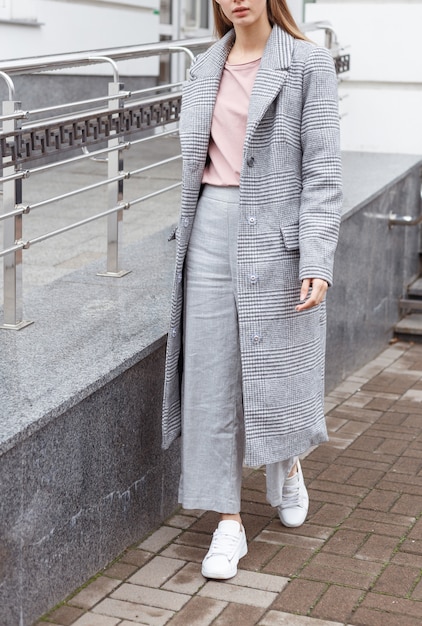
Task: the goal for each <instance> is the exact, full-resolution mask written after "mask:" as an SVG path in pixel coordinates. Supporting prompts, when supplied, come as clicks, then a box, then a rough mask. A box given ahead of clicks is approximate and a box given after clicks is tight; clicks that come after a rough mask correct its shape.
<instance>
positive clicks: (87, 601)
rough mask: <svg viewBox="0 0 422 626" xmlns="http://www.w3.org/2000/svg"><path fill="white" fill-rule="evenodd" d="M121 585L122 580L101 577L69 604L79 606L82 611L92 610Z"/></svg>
mask: <svg viewBox="0 0 422 626" xmlns="http://www.w3.org/2000/svg"><path fill="white" fill-rule="evenodd" d="M120 584H121V581H120V580H115V579H114V578H107V577H106V576H100V577H99V578H97V579H96V580H94V581H93V582H92V583H90V584H89V585H88V586H87V587H85V588H84V589H82V591H80V592H79V593H77V594H76V595H75V596H73V598H72V599H71V600H69V602H68V604H70V605H72V606H77V607H79V608H81V609H90V608H91V607H93V606H94V605H95V604H97V602H99V601H100V600H102V599H103V598H105V597H106V596H107V595H108V594H109V593H111V592H112V591H113V589H115V588H116V587H118V586H119V585H120Z"/></svg>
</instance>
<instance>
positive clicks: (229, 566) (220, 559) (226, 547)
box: [202, 520, 248, 580]
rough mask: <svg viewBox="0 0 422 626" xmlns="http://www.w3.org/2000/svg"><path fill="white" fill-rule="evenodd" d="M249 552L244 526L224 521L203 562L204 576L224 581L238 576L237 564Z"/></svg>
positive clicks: (232, 521) (214, 535)
mask: <svg viewBox="0 0 422 626" xmlns="http://www.w3.org/2000/svg"><path fill="white" fill-rule="evenodd" d="M247 552H248V546H247V544H246V535H245V530H244V528H243V526H241V525H240V524H239V522H236V521H234V520H223V521H221V522H220V523H219V524H218V527H217V529H216V530H215V531H214V534H213V536H212V541H211V545H210V549H209V550H208V552H207V554H206V556H205V558H204V560H203V561H202V576H204V577H205V578H217V579H220V580H224V579H226V578H232V577H233V576H236V574H237V564H238V562H239V559H241V558H242V556H245V554H247Z"/></svg>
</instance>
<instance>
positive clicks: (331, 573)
mask: <svg viewBox="0 0 422 626" xmlns="http://www.w3.org/2000/svg"><path fill="white" fill-rule="evenodd" d="M381 569H382V564H381V563H374V562H372V561H362V560H359V559H353V558H348V557H345V556H337V555H335V554H323V553H320V554H317V555H316V556H315V557H314V558H313V559H312V561H311V562H310V563H309V564H308V565H306V566H305V567H304V569H303V570H302V572H301V576H302V577H304V578H307V579H310V580H319V581H321V582H329V583H332V584H334V585H346V586H350V587H357V588H359V589H367V588H368V587H369V585H371V584H372V583H373V582H374V581H375V579H376V578H377V576H378V575H379V574H380V572H381Z"/></svg>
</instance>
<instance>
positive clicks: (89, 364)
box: [0, 229, 175, 453]
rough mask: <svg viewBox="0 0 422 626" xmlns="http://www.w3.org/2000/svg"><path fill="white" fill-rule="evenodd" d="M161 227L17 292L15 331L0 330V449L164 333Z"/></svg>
mask: <svg viewBox="0 0 422 626" xmlns="http://www.w3.org/2000/svg"><path fill="white" fill-rule="evenodd" d="M167 237H168V229H165V230H163V231H160V232H158V233H155V234H154V235H151V236H149V237H147V238H145V239H143V240H142V241H140V242H139V243H138V244H133V245H131V246H128V247H127V248H125V249H124V251H123V253H122V261H121V267H122V269H128V270H131V272H130V274H127V275H126V276H124V277H123V278H110V277H101V276H97V275H96V272H98V271H104V260H103V261H98V262H94V263H90V264H89V265H87V266H86V267H84V268H83V269H82V270H78V271H75V272H73V273H71V274H69V275H68V276H66V277H64V278H61V279H59V280H56V281H54V282H52V283H51V284H49V285H47V286H44V287H40V288H38V289H34V290H32V291H30V292H28V293H26V294H25V316H24V318H25V319H28V320H34V322H35V323H34V324H32V325H31V326H28V327H26V328H25V329H23V330H21V331H12V330H1V331H0V354H1V357H0V379H1V381H2V384H1V387H0V453H4V452H6V451H7V450H9V449H10V448H11V447H13V446H14V445H15V444H16V443H17V442H19V441H22V440H23V439H25V438H27V437H28V436H30V435H31V434H33V433H34V432H36V431H37V430H39V429H40V428H42V427H43V426H44V425H46V424H47V423H49V422H50V421H51V420H53V419H55V418H56V417H57V416H59V415H61V414H63V413H64V412H65V411H67V410H69V408H71V407H72V406H75V405H76V404H77V403H79V402H80V401H81V400H83V399H84V398H86V397H87V396H88V395H90V394H92V393H93V392H94V391H96V390H97V389H99V388H101V387H102V386H104V385H105V384H106V383H107V382H109V381H111V380H113V379H114V378H115V377H116V376H118V375H119V374H120V373H121V372H123V371H125V370H126V369H128V368H130V367H131V366H132V365H134V364H135V363H137V362H138V361H140V360H141V359H142V358H145V357H146V356H147V355H148V354H150V353H151V352H153V351H154V350H155V349H156V348H157V347H159V346H160V345H162V344H163V343H164V342H165V340H166V331H167V325H168V319H169V309H170V305H169V302H170V291H171V284H172V275H173V264H174V252H175V245H174V242H172V243H169V242H168V240H167Z"/></svg>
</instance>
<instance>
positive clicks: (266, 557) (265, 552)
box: [241, 541, 280, 571]
mask: <svg viewBox="0 0 422 626" xmlns="http://www.w3.org/2000/svg"><path fill="white" fill-rule="evenodd" d="M279 550H280V546H278V545H277V544H269V543H263V542H262V541H252V542H250V543H249V544H248V554H247V555H246V556H245V557H243V559H242V561H241V565H242V569H247V570H252V571H258V570H260V569H262V568H263V567H264V566H265V565H266V563H268V561H270V560H271V559H272V558H273V556H274V555H275V554H276V553H277V552H278V551H279Z"/></svg>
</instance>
